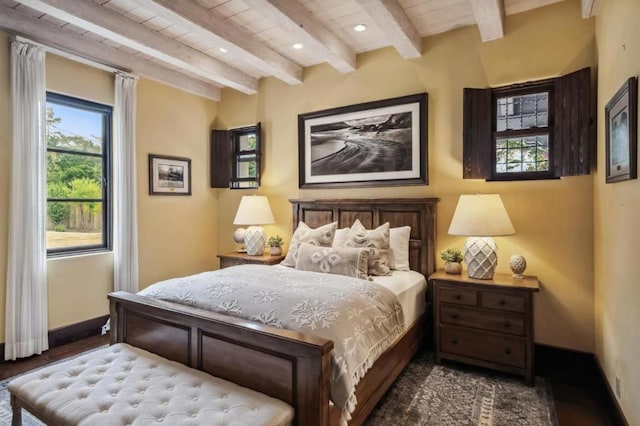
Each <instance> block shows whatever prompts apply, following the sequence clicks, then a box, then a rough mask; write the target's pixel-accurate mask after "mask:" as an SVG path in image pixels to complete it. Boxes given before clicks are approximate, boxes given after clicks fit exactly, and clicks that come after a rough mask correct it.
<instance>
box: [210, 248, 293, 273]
mask: <svg viewBox="0 0 640 426" xmlns="http://www.w3.org/2000/svg"><path fill="white" fill-rule="evenodd" d="M218 258H219V259H220V269H223V268H228V267H229V266H235V265H246V264H252V265H277V264H278V263H280V262H282V259H284V254H281V255H278V256H271V255H269V254H263V255H262V256H249V255H248V254H247V253H239V252H237V251H232V252H231V253H225V254H219V255H218Z"/></svg>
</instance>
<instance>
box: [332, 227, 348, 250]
mask: <svg viewBox="0 0 640 426" xmlns="http://www.w3.org/2000/svg"><path fill="white" fill-rule="evenodd" d="M349 231H350V228H340V229H336V235H335V236H334V237H333V244H331V247H345V245H346V244H347V237H348V236H349Z"/></svg>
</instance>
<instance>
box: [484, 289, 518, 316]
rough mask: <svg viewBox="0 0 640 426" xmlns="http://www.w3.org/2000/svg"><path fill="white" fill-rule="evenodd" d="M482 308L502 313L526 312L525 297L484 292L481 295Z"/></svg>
mask: <svg viewBox="0 0 640 426" xmlns="http://www.w3.org/2000/svg"><path fill="white" fill-rule="evenodd" d="M480 306H482V307H483V308H489V309H500V310H501V311H513V312H524V296H521V295H518V294H515V295H514V294H505V293H497V292H492V291H483V292H482V293H481V295H480Z"/></svg>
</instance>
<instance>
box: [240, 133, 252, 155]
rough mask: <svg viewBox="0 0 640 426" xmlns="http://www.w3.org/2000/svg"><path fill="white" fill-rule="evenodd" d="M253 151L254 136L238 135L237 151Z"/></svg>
mask: <svg viewBox="0 0 640 426" xmlns="http://www.w3.org/2000/svg"><path fill="white" fill-rule="evenodd" d="M255 149H256V135H255V134H254V133H248V134H246V135H240V137H239V138H238V150H239V151H253V150H255Z"/></svg>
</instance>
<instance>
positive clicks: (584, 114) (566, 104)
mask: <svg viewBox="0 0 640 426" xmlns="http://www.w3.org/2000/svg"><path fill="white" fill-rule="evenodd" d="M592 111H593V110H592V105H591V69H590V68H584V69H581V70H580V71H576V72H574V73H571V74H568V75H565V76H562V77H559V78H557V79H556V80H555V82H554V111H553V119H554V122H553V143H554V154H555V158H554V162H555V170H554V172H555V175H556V176H557V177H560V176H576V175H588V174H589V173H590V172H591V147H592V146H593V145H592V141H593V140H594V139H593V138H594V132H593V130H592V129H593V127H592V126H593V122H594V121H593V117H592Z"/></svg>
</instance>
